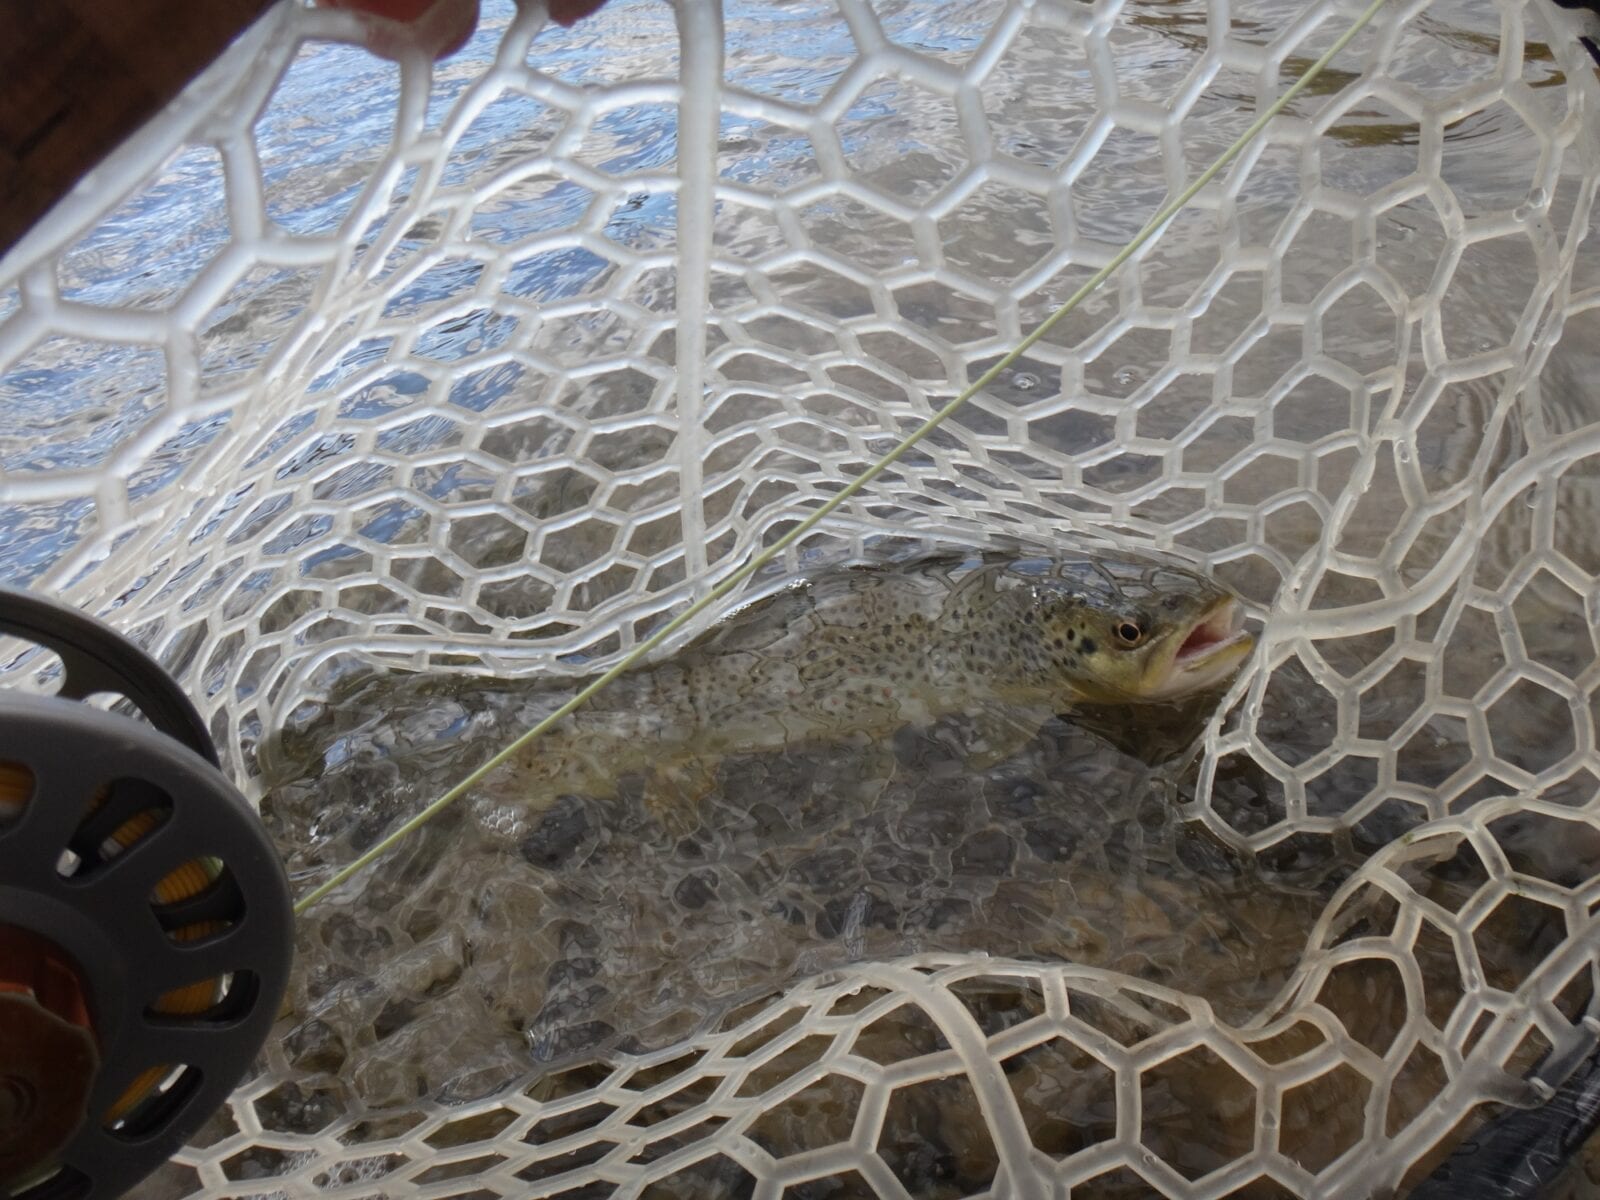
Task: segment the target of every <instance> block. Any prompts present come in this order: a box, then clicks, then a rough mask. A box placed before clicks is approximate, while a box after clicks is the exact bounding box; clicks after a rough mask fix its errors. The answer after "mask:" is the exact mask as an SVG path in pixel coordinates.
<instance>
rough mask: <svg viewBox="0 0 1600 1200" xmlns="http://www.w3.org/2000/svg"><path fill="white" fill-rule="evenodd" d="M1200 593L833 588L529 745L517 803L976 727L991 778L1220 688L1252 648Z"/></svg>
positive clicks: (1080, 571) (705, 642) (1099, 584)
mask: <svg viewBox="0 0 1600 1200" xmlns="http://www.w3.org/2000/svg"><path fill="white" fill-rule="evenodd" d="M1242 620H1243V615H1242V611H1241V609H1240V606H1239V604H1238V601H1237V599H1236V598H1235V597H1234V596H1233V595H1232V594H1231V593H1230V592H1228V591H1227V590H1226V589H1224V588H1222V587H1221V586H1219V585H1218V584H1216V583H1214V582H1213V581H1211V580H1209V579H1207V578H1206V577H1205V576H1203V575H1199V574H1196V573H1194V572H1192V571H1189V570H1186V569H1183V568H1180V567H1175V566H1172V565H1168V564H1165V563H1156V562H1152V561H1149V560H1137V559H1131V558H1130V559H1112V558H1102V557H1081V558H1052V559H1043V558H1032V559H1015V558H1009V559H999V558H993V557H970V558H964V559H941V560H936V561H933V562H922V563H918V564H914V565H910V566H899V567H894V568H881V567H861V568H853V569H848V570H843V571H837V572H834V573H832V574H827V575H822V576H819V577H817V578H815V579H813V580H809V581H806V582H804V583H800V584H797V585H795V586H793V587H791V588H789V589H787V590H785V591H783V592H780V593H777V594H775V595H773V596H770V597H767V598H766V599H763V600H760V601H757V602H756V603H754V604H751V605H749V606H747V607H745V608H743V609H740V610H738V611H736V612H734V613H733V614H732V615H730V616H729V617H728V618H726V619H725V620H724V621H723V622H721V623H720V624H719V625H718V626H716V627H715V628H713V629H712V630H710V631H709V632H707V633H706V634H704V635H703V636H702V637H700V638H699V639H698V640H697V641H695V642H693V643H692V644H690V645H689V646H688V647H686V648H685V649H684V650H683V651H682V652H681V653H679V654H677V655H675V656H673V657H672V658H671V659H668V660H665V661H663V662H661V663H659V664H657V665H654V666H650V667H646V668H642V669H640V670H637V671H634V672H631V673H629V674H627V675H624V676H622V677H620V678H618V679H617V680H615V681H613V683H612V684H611V685H610V686H609V687H607V688H605V689H604V690H602V691H601V692H599V693H598V694H597V695H596V696H595V697H594V698H593V699H592V700H591V701H590V702H589V704H588V705H586V706H585V707H584V708H582V709H579V710H578V711H576V712H574V713H572V714H571V715H569V716H568V717H566V718H564V719H563V721H562V722H560V723H559V724H558V725H556V726H555V727H553V728H552V729H551V730H550V731H549V732H548V733H547V734H546V735H545V736H544V737H541V738H539V739H536V740H535V741H534V742H532V743H530V745H529V746H528V747H526V748H525V749H524V750H523V751H522V752H521V754H520V756H519V758H518V760H517V762H516V764H515V768H514V777H515V781H516V782H515V786H516V787H518V788H531V789H535V790H538V791H543V792H544V793H546V794H547V795H549V794H556V793H560V792H563V791H571V792H580V793H588V794H594V793H597V792H601V791H608V790H610V783H611V782H613V781H614V780H615V779H616V778H617V777H618V776H619V775H622V774H626V773H628V772H634V771H649V772H655V773H661V772H667V773H671V772H674V771H687V772H688V773H690V774H693V775H703V774H704V773H705V772H706V771H708V770H710V769H711V768H712V767H713V766H714V764H715V763H716V761H718V760H719V759H721V758H722V757H724V756H726V755H728V754H732V753H746V752H755V751H763V750H777V749H781V748H783V747H785V746H790V745H795V744H799V743H805V742H816V741H825V740H829V739H841V738H845V737H849V736H851V735H857V734H865V735H867V736H869V737H885V736H888V735H889V734H891V733H893V732H894V731H895V730H897V729H899V728H901V727H903V726H906V725H913V724H926V723H929V722H932V721H935V720H937V719H939V718H940V717H944V716H948V715H951V714H954V713H967V714H977V715H978V718H979V721H980V728H981V730H982V733H983V736H984V740H985V742H986V743H987V744H988V747H989V751H990V753H989V756H988V757H989V758H990V760H991V761H992V760H994V759H998V758H1000V757H1004V755H1005V754H1006V753H1008V752H1009V751H1011V750H1014V749H1015V748H1017V746H1019V745H1020V744H1022V743H1024V742H1026V741H1027V740H1028V738H1030V737H1031V736H1032V735H1033V734H1034V733H1036V732H1037V730H1038V727H1039V725H1040V724H1041V723H1042V722H1043V721H1044V720H1045V719H1048V717H1049V716H1050V715H1051V714H1053V713H1058V712H1062V711H1065V710H1067V709H1069V708H1071V707H1072V706H1074V705H1075V704H1080V703H1085V702H1092V703H1095V704H1100V705H1104V704H1107V703H1111V704H1117V703H1140V702H1150V701H1161V700H1169V699H1176V698H1178V697H1182V696H1186V695H1190V694H1192V693H1194V692H1197V691H1202V690H1204V689H1207V688H1210V687H1215V686H1216V685H1218V684H1220V683H1221V682H1223V681H1224V680H1226V679H1227V678H1228V677H1229V676H1231V675H1232V674H1233V673H1234V671H1235V670H1236V669H1237V668H1238V666H1239V664H1240V663H1241V662H1242V661H1243V659H1244V658H1245V656H1246V655H1247V654H1248V653H1249V652H1250V649H1251V647H1252V645H1253V642H1252V639H1251V638H1250V635H1249V634H1247V633H1246V632H1244V630H1243V628H1242Z"/></svg>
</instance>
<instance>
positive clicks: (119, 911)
mask: <svg viewBox="0 0 1600 1200" xmlns="http://www.w3.org/2000/svg"><path fill="white" fill-rule="evenodd" d="M0 635H9V636H12V637H17V638H21V639H23V640H24V641H28V642H33V643H35V644H37V645H38V646H40V647H42V648H44V649H45V650H48V651H51V652H53V653H54V654H55V655H56V656H57V657H59V659H60V663H61V666H60V671H59V676H60V681H61V686H60V688H59V690H58V692H57V693H56V694H55V695H53V696H45V695H37V694H31V693H20V692H8V691H3V690H0V1196H6V1197H10V1198H12V1200H103V1198H106V1197H112V1196H116V1195H119V1194H120V1193H122V1192H123V1191H125V1190H127V1189H128V1188H130V1187H131V1186H133V1184H135V1183H137V1182H138V1181H139V1180H140V1179H142V1178H143V1177H144V1176H145V1175H147V1174H148V1173H149V1172H150V1171H152V1170H153V1169H155V1168H156V1167H157V1166H159V1165H160V1164H161V1163H162V1162H164V1161H166V1159H167V1158H168V1157H169V1156H170V1155H171V1154H172V1153H173V1151H175V1150H176V1149H177V1148H178V1147H179V1146H180V1145H182V1144H183V1142H184V1140H185V1139H186V1138H187V1137H188V1136H189V1135H191V1134H193V1133H194V1132H195V1131H196V1130H197V1129H198V1128H199V1126H200V1125H201V1124H202V1123H203V1122H204V1121H205V1119H206V1118H207V1117H208V1116H209V1115H210V1114H211V1113H212V1112H213V1111H214V1110H215V1109H216V1108H217V1107H218V1106H220V1105H221V1104H222V1102H223V1100H224V1099H225V1098H226V1097H227V1095H228V1094H229V1092H230V1091H232V1089H233V1088H234V1086H235V1085H236V1084H237V1083H238V1082H239V1080H240V1078H241V1076H242V1075H243V1074H244V1072H245V1071H246V1069H248V1067H249V1066H250V1063H251V1062H252V1060H253V1059H254V1058H255V1056H256V1054H257V1053H258V1051H259V1050H260V1048H261V1045H262V1043H263V1042H264V1041H265V1039H266V1036H267V1033H268V1031H269V1030H270V1029H271V1027H272V1023H273V1019H274V1017H275V1015H276V1012H277V1008H278V1005H279V1003H280V1002H281V999H282V995H283V989H284V984H285V981H286V978H287V975H288V969H289V962H290V955H291V951H292V940H291V921H292V918H291V912H290V905H289V891H288V884H287V881H286V880H285V878H284V874H283V869H282V867H281V866H280V864H279V862H278V857H277V853H276V851H275V850H274V849H273V846H272V844H271V842H270V841H269V840H268V838H267V835H266V831H265V830H264V829H263V828H262V826H261V823H260V821H259V819H258V818H257V817H256V814H255V813H254V811H253V810H252V809H251V808H250V806H249V804H248V803H246V801H245V799H244V797H242V796H241V795H240V794H239V793H238V791H237V790H235V789H234V787H233V786H232V785H231V784H230V783H229V782H228V780H227V779H226V778H225V777H224V776H223V774H222V772H221V770H220V769H219V767H218V761H217V755H216V750H215V748H214V747H213V745H212V743H211V739H210V736H209V734H208V733H207V731H206V728H205V725H204V724H203V722H202V721H201V720H200V717H199V714H198V713H197V712H196V711H195V709H194V706H193V705H192V704H191V703H190V702H189V700H188V698H187V697H186V696H185V695H184V694H183V692H182V691H181V690H180V689H179V688H178V686H177V684H176V683H174V682H173V680H172V678H171V677H170V676H169V675H167V673H166V672H165V671H164V670H162V668H161V667H160V666H159V664H157V663H156V662H155V661H154V660H153V659H152V658H150V657H149V656H148V655H146V654H145V653H144V652H143V651H142V650H140V649H138V648H137V647H135V646H134V645H132V644H131V643H129V642H128V641H126V640H125V639H124V638H122V637H121V636H120V635H118V634H117V633H115V632H113V631H112V630H110V629H109V628H107V627H106V626H104V625H101V624H100V623H98V622H96V621H94V620H91V619H90V618H88V617H85V616H83V615H82V614H80V613H78V612H76V611H75V610H72V609H69V608H66V607H64V606H62V605H59V604H55V603H53V602H50V601H47V600H43V599H41V598H39V597H36V596H30V595H27V594H24V593H21V592H16V591H12V590H9V589H0ZM107 694H109V695H113V696H119V697H121V698H122V699H123V700H124V701H125V703H124V704H121V705H119V706H118V708H119V709H121V710H128V711H106V710H104V709H102V708H99V707H96V706H94V705H91V704H89V703H86V701H87V700H88V698H89V697H92V696H100V695H107ZM133 713H137V714H138V715H137V716H135V715H132V714H133ZM141 718H142V719H141Z"/></svg>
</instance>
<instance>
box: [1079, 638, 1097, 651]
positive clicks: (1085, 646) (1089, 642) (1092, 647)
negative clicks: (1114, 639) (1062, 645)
mask: <svg viewBox="0 0 1600 1200" xmlns="http://www.w3.org/2000/svg"><path fill="white" fill-rule="evenodd" d="M1080 649H1082V651H1083V652H1084V653H1085V654H1093V653H1094V652H1095V651H1096V650H1097V649H1099V646H1098V644H1097V643H1096V642H1095V640H1094V639H1093V638H1088V637H1086V638H1084V639H1083V642H1082V644H1081V646H1080Z"/></svg>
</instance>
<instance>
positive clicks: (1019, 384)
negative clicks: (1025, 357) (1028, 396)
mask: <svg viewBox="0 0 1600 1200" xmlns="http://www.w3.org/2000/svg"><path fill="white" fill-rule="evenodd" d="M1011 386H1012V387H1014V388H1016V389H1017V391H1019V392H1031V391H1033V389H1034V388H1036V387H1038V386H1039V377H1038V376H1037V375H1031V374H1029V373H1028V372H1027V371H1018V372H1017V373H1016V374H1015V375H1013V376H1012V377H1011Z"/></svg>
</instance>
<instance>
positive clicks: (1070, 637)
mask: <svg viewBox="0 0 1600 1200" xmlns="http://www.w3.org/2000/svg"><path fill="white" fill-rule="evenodd" d="M1077 640H1078V631H1077V630H1076V629H1069V630H1067V641H1069V642H1075V641H1077Z"/></svg>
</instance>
